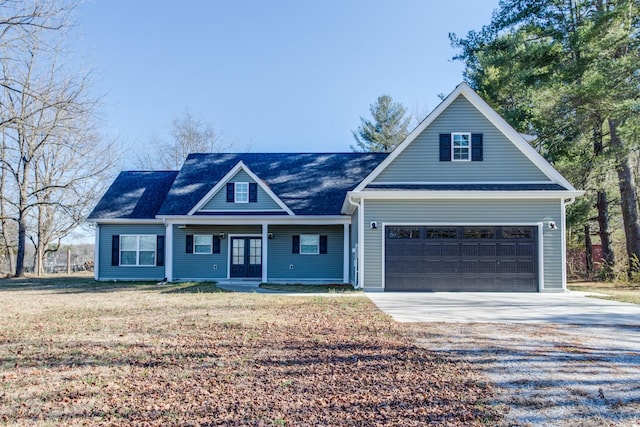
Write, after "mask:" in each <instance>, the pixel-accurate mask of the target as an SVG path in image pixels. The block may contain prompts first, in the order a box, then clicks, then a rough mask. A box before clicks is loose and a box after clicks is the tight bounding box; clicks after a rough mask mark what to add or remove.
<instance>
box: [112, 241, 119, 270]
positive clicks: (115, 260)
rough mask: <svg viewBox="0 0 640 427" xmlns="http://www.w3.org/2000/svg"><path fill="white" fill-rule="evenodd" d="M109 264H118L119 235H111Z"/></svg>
mask: <svg viewBox="0 0 640 427" xmlns="http://www.w3.org/2000/svg"><path fill="white" fill-rule="evenodd" d="M111 265H120V236H118V235H115V236H112V237H111Z"/></svg>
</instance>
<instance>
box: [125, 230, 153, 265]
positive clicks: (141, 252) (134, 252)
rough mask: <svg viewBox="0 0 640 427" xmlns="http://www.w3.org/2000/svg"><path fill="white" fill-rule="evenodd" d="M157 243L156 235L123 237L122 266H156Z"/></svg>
mask: <svg viewBox="0 0 640 427" xmlns="http://www.w3.org/2000/svg"><path fill="white" fill-rule="evenodd" d="M156 242H157V237H156V235H155V234H142V235H131V234H123V235H121V236H120V265H131V266H152V265H156Z"/></svg>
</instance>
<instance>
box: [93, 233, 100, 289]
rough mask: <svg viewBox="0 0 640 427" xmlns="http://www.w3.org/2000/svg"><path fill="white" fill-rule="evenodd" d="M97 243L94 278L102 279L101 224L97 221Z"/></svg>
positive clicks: (95, 247) (95, 244) (94, 253)
mask: <svg viewBox="0 0 640 427" xmlns="http://www.w3.org/2000/svg"><path fill="white" fill-rule="evenodd" d="M95 233H96V235H95V243H94V247H93V278H94V279H95V280H100V224H98V223H96V228H95Z"/></svg>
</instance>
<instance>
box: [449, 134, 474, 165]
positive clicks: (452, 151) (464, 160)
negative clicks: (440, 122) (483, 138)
mask: <svg viewBox="0 0 640 427" xmlns="http://www.w3.org/2000/svg"><path fill="white" fill-rule="evenodd" d="M456 135H468V136H469V148H468V152H467V158H466V159H456V158H455V154H454V153H455V151H454V148H455V146H454V138H455V136H456ZM451 161H452V162H470V161H471V132H451Z"/></svg>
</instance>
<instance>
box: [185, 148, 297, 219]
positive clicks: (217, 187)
mask: <svg viewBox="0 0 640 427" xmlns="http://www.w3.org/2000/svg"><path fill="white" fill-rule="evenodd" d="M240 170H243V171H244V172H245V173H246V174H247V175H249V176H250V177H251V179H252V180H253V181H254V182H255V183H256V184H258V185H259V186H260V188H262V190H263V191H264V192H265V193H267V195H268V196H269V197H271V199H273V201H274V202H276V204H277V205H278V206H280V207H281V208H282V210H283V211H285V212H286V213H287V214H288V215H292V216H293V215H295V214H294V213H293V211H292V210H291V209H289V207H288V206H287V205H286V204H285V203H284V202H283V201H282V200H280V197H278V196H277V195H276V194H275V193H274V192H273V191H271V189H270V188H269V187H268V186H266V185H265V183H264V182H263V181H262V179H260V178H259V177H258V176H257V175H256V174H255V173H253V171H251V169H249V167H248V166H247V165H245V164H244V162H243V161H242V160H240V161H239V162H238V163H237V164H236V165H235V166H234V167H233V168H232V169H231V170H230V171H229V172H227V173H226V175H225V176H223V177H222V179H220V181H218V183H217V184H216V185H215V186H214V187H213V188H212V189H211V190H209V192H208V193H207V194H205V196H204V197H203V198H202V199H200V201H199V202H198V203H196V205H195V206H194V207H193V208H192V209H191V210H190V211H189V212H188V213H187V215H193V214H195V213H196V212H198V211H199V210H200V209H201V208H202V207H203V206H204V205H206V204H207V202H208V201H209V200H211V198H212V197H213V196H215V195H216V194H217V193H218V192H219V191H220V190H221V189H222V188H223V187H225V186H226V185H227V183H228V182H229V181H230V180H231V179H232V178H233V177H234V176H236V174H237V173H238V172H240Z"/></svg>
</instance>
